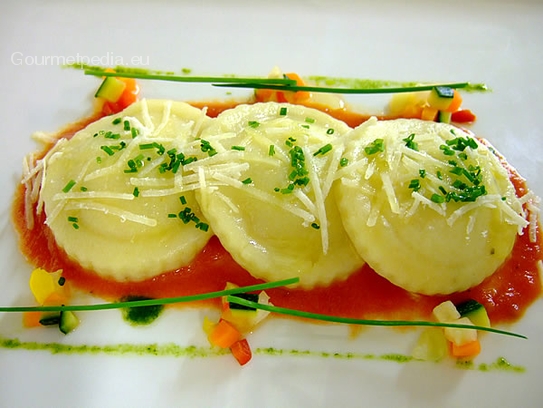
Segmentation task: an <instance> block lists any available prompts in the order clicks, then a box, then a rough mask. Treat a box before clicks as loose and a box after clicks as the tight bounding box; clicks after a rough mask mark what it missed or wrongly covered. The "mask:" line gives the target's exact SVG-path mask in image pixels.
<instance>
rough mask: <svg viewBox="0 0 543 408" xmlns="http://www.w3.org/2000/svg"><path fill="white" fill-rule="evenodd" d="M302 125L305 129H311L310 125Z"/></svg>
mask: <svg viewBox="0 0 543 408" xmlns="http://www.w3.org/2000/svg"><path fill="white" fill-rule="evenodd" d="M300 126H301V127H303V128H304V129H309V125H300Z"/></svg>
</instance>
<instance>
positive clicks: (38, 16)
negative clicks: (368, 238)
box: [0, 0, 543, 407]
mask: <svg viewBox="0 0 543 408" xmlns="http://www.w3.org/2000/svg"><path fill="white" fill-rule="evenodd" d="M290 3H291V2H287V1H274V2H258V1H234V2H229V3H228V5H227V3H226V2H219V1H209V2H200V3H198V4H197V3H196V2H177V3H173V2H165V1H162V2H160V1H158V2H149V1H136V2H133V3H130V2H123V1H112V2H109V1H108V2H106V1H93V2H89V3H79V2H69V1H49V2H25V3H23V2H15V1H4V2H2V4H1V5H0V95H1V96H2V98H1V100H0V105H1V110H0V119H1V123H2V131H1V133H0V158H1V160H0V167H1V170H2V171H1V172H0V189H1V191H2V193H1V194H0V214H1V215H2V217H1V218H0V245H1V246H0V265H1V269H0V303H1V304H2V305H8V304H30V303H31V298H30V295H29V293H28V290H27V289H26V280H27V276H28V273H29V271H30V270H31V266H30V265H28V264H26V263H25V261H24V259H23V258H22V256H21V255H20V254H19V252H18V250H17V244H16V237H15V234H14V232H13V229H12V227H11V224H10V221H9V207H10V204H11V199H12V192H13V191H14V189H15V186H16V183H17V180H18V178H19V177H20V169H21V159H22V157H23V156H24V155H25V154H26V153H28V152H29V151H31V150H32V149H34V147H35V145H34V144H33V142H32V141H31V139H30V134H31V133H32V132H33V131H35V130H45V131H55V130H57V129H58V128H59V127H60V126H62V125H64V124H65V123H68V122H70V121H73V120H75V119H78V118H79V117H81V116H83V115H85V114H86V113H88V111H89V106H90V100H91V96H92V92H93V91H94V90H95V88H96V85H97V81H96V79H93V78H89V77H84V76H83V75H82V73H80V72H77V71H72V70H63V69H61V68H60V67H59V66H58V65H55V64H54V63H53V64H51V60H52V59H53V58H52V57H61V58H62V57H68V56H77V55H79V56H86V57H103V58H105V59H106V62H107V58H117V57H122V58H124V64H125V65H128V64H130V59H131V58H133V57H135V58H140V59H143V61H145V62H147V59H148V62H149V65H148V66H144V68H153V69H164V70H180V69H181V68H185V67H186V68H191V69H192V70H193V72H194V73H195V74H215V75H220V74H230V73H236V74H239V75H266V74H267V73H268V72H269V70H270V69H271V68H272V67H273V66H275V65H278V66H280V67H281V68H282V69H283V70H285V71H296V72H299V73H300V74H302V75H328V76H344V77H361V78H376V79H394V80H399V81H404V80H406V81H407V80H421V81H464V80H467V81H472V82H485V83H487V84H489V85H490V87H491V88H492V89H493V92H492V93H488V94H482V95H481V94H468V95H466V96H465V98H464V99H465V102H464V105H465V106H466V107H468V108H471V109H472V110H473V111H474V112H476V113H477V114H478V116H479V120H478V122H477V124H476V126H475V127H474V130H475V131H477V132H478V134H479V135H481V136H484V137H486V138H488V139H489V140H490V141H491V142H492V143H493V144H494V145H495V146H496V147H497V148H498V150H500V151H501V152H502V153H504V154H505V155H506V157H507V158H508V159H509V161H510V162H511V163H512V164H513V165H514V166H515V167H517V169H518V170H519V171H520V173H521V174H522V175H524V176H525V177H526V178H527V179H528V182H529V185H530V186H531V188H532V189H533V190H535V192H536V193H537V194H538V195H539V196H542V195H543V176H542V173H543V164H542V162H543V159H542V157H543V155H542V153H543V143H542V138H543V130H542V127H541V125H540V117H541V109H542V108H543V96H542V95H543V86H542V84H543V81H542V79H541V75H542V72H543V57H542V52H543V28H542V27H543V25H542V24H541V22H542V21H543V4H541V3H540V2H537V1H532V2H530V1H517V2H515V3H511V4H509V3H508V2H490V1H470V2H468V1H455V2H437V1H430V0H428V1H415V2H406V3H405V4H404V3H403V2H397V3H396V2H380V4H379V5H378V6H376V5H375V4H374V3H375V2H372V1H359V2H347V1H340V2H332V1H330V2H328V1H318V0H315V1H300V2H297V3H294V4H290ZM20 56H23V58H26V61H24V62H23V64H22V65H17V57H20ZM47 57H49V63H48V64H47V65H43V64H42V61H43V60H44V59H43V58H47ZM114 63H117V61H114ZM38 64H39V65H38ZM100 65H105V64H100ZM211 91H212V90H210V89H209V87H203V88H202V87H199V86H194V85H191V86H187V85H169V86H163V85H160V84H155V83H145V84H143V93H144V95H146V96H154V97H175V98H179V99H185V98H186V99H198V98H199V97H208V96H209V95H208V93H209V92H211ZM214 92H215V93H214V95H215V96H217V97H222V96H223V95H224V91H221V90H219V91H217V90H215V91H214ZM357 101H359V102H360V103H364V104H370V102H368V101H367V100H363V99H360V100H357ZM542 303H543V302H542V301H541V300H540V301H538V302H537V303H536V304H535V305H534V306H533V307H532V308H531V309H530V310H529V312H528V313H527V315H526V316H525V318H524V319H523V320H522V321H521V322H520V323H518V324H515V325H514V326H512V327H511V329H513V330H515V331H518V332H522V333H523V334H526V335H528V336H529V340H528V341H522V340H516V339H511V338H505V337H501V336H494V335H491V336H485V338H484V340H483V347H484V349H483V353H482V354H481V356H480V357H479V358H478V360H477V361H478V362H486V363H491V362H493V361H494V360H495V359H496V358H497V357H499V356H504V357H506V358H508V359H509V360H510V361H511V363H513V364H518V365H522V366H525V367H526V370H527V371H526V373H525V374H514V373H507V372H490V373H481V372H478V371H464V370H459V369H456V368H454V367H452V365H451V364H447V363H444V364H438V365H435V364H429V363H409V364H404V365H401V364H397V363H394V362H387V361H368V360H362V359H352V360H337V359H332V358H329V359H325V358H314V357H300V356H298V357H286V356H282V357H273V356H264V355H258V356H255V358H254V360H253V361H252V362H251V363H250V364H249V365H248V366H247V367H245V368H239V367H238V366H237V365H236V363H235V362H234V361H233V360H232V359H231V358H230V357H229V356H225V357H210V358H203V359H202V358H198V359H183V358H173V357H151V356H147V357H135V356H132V357H130V356H108V355H79V356H70V355H62V354H61V355H55V354H51V353H49V352H38V351H36V352H29V351H12V350H6V349H0V406H5V407H29V406H32V407H41V406H43V407H46V406H55V407H73V406H78V407H113V406H115V407H125V406H126V407H128V406H130V407H150V406H152V407H172V406H183V407H184V406H186V407H255V406H258V407H329V406H338V407H339V406H341V407H364V406H372V407H389V406H394V407H437V406H439V407H461V406H477V407H487V406H488V407H493V406H500V407H512V406H518V407H539V406H541V404H542V401H543V389H542V388H541V380H540V379H541V376H542V375H543V355H542V352H543V350H542V347H541V344H542V340H543V320H542V319H541V314H542V313H543V305H542ZM203 314H204V311H194V312H178V311H171V313H170V312H168V313H166V315H165V316H163V317H162V318H161V319H159V321H158V322H156V323H155V324H153V325H152V326H150V327H148V328H145V329H134V328H131V327H130V326H128V325H126V324H124V323H123V322H122V320H121V317H120V314H119V313H118V312H115V311H112V312H107V313H95V314H86V315H85V316H84V323H83V325H82V326H81V328H80V329H79V330H78V331H77V332H76V333H74V334H73V335H70V336H68V337H65V338H62V337H61V336H62V335H61V334H59V333H54V331H28V330H26V331H25V330H23V329H22V328H21V327H20V316H16V315H9V316H8V315H0V335H2V336H5V337H18V338H21V339H30V340H39V341H44V342H46V341H59V342H64V343H68V344H82V343H83V344H118V343H122V342H133V343H168V342H176V343H177V344H180V345H190V344H201V345H205V341H204V338H203V334H202V333H201V328H200V322H201V319H202V316H203ZM413 335H414V333H408V334H406V335H400V334H398V333H396V332H392V331H389V330H370V331H369V332H367V333H365V334H364V335H362V336H361V337H359V338H358V339H356V340H348V339H347V329H346V328H344V327H337V328H332V327H323V326H315V325H300V324H293V323H292V322H287V321H284V320H275V321H273V322H269V323H267V324H266V325H265V326H264V327H262V329H261V330H259V331H258V332H257V333H255V334H254V336H253V337H251V344H252V345H253V347H269V346H273V347H280V348H285V349H301V350H305V349H312V350H317V351H330V352H335V351H337V352H340V351H352V352H360V353H374V354H381V353H403V354H406V353H408V352H409V350H410V346H411V345H412V341H413V338H414V337H413Z"/></svg>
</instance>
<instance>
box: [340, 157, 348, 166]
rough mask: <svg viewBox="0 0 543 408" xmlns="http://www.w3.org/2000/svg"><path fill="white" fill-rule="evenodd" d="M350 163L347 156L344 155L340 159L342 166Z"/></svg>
mask: <svg viewBox="0 0 543 408" xmlns="http://www.w3.org/2000/svg"><path fill="white" fill-rule="evenodd" d="M348 164H349V159H347V158H346V157H342V158H341V160H340V161H339V165H340V166H341V167H345V166H346V165H348Z"/></svg>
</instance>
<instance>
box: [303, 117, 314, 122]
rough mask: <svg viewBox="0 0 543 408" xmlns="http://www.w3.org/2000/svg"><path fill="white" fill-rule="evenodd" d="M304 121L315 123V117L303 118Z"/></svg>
mask: <svg viewBox="0 0 543 408" xmlns="http://www.w3.org/2000/svg"><path fill="white" fill-rule="evenodd" d="M305 122H306V123H315V119H313V118H305Z"/></svg>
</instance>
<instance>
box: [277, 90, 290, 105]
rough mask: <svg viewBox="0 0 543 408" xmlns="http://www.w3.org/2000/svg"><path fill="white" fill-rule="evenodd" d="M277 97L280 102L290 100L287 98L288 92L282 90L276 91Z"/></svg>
mask: <svg viewBox="0 0 543 408" xmlns="http://www.w3.org/2000/svg"><path fill="white" fill-rule="evenodd" d="M275 99H276V100H277V102H279V103H285V102H288V99H287V97H286V93H285V92H282V91H279V92H276V93H275Z"/></svg>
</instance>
